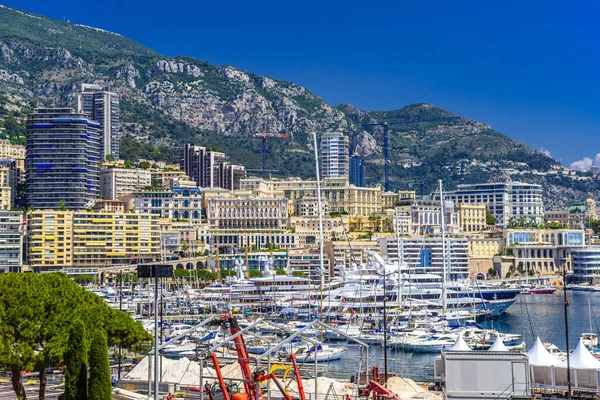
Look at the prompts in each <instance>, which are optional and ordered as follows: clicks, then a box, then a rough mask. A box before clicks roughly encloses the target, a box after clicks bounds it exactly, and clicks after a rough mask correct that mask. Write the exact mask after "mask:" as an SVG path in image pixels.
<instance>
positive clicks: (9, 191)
mask: <svg viewBox="0 0 600 400" xmlns="http://www.w3.org/2000/svg"><path fill="white" fill-rule="evenodd" d="M12 173H14V172H12V171H11V170H10V168H9V167H0V185H1V186H0V210H4V211H9V210H12V209H13V208H14V205H15V197H14V193H15V192H14V190H13V188H12V187H11V174H12Z"/></svg>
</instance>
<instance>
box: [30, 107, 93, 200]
mask: <svg viewBox="0 0 600 400" xmlns="http://www.w3.org/2000/svg"><path fill="white" fill-rule="evenodd" d="M100 138H101V130H100V124H98V123H97V122H94V121H90V120H88V119H87V118H86V117H85V115H83V114H79V113H76V112H74V111H73V109H71V108H39V109H36V110H35V112H34V113H33V114H31V115H30V116H29V117H28V118H27V126H26V139H27V145H26V151H27V152H26V156H25V170H26V176H27V181H26V204H27V205H28V206H30V207H33V208H35V209H58V208H59V206H60V205H59V202H61V201H64V202H65V203H64V205H65V207H66V208H67V209H72V210H80V209H84V208H86V207H89V206H90V205H91V204H92V202H93V201H94V200H96V199H97V198H98V195H99V181H100V178H99V163H100V159H101V150H100Z"/></svg>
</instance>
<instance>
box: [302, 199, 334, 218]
mask: <svg viewBox="0 0 600 400" xmlns="http://www.w3.org/2000/svg"><path fill="white" fill-rule="evenodd" d="M321 209H322V210H323V215H324V216H325V215H327V216H329V203H328V202H327V201H324V200H323V199H321ZM293 215H297V216H300V217H316V216H318V215H319V199H318V198H317V197H302V198H299V199H295V200H294V214H293Z"/></svg>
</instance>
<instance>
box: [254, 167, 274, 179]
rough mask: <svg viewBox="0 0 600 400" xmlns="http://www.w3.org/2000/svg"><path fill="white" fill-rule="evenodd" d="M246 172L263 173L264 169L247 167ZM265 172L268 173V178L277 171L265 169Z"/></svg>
mask: <svg viewBox="0 0 600 400" xmlns="http://www.w3.org/2000/svg"><path fill="white" fill-rule="evenodd" d="M246 172H262V173H264V172H265V170H264V169H247V170H246ZM266 172H268V173H269V179H271V177H272V175H273V172H279V170H278V169H267V170H266Z"/></svg>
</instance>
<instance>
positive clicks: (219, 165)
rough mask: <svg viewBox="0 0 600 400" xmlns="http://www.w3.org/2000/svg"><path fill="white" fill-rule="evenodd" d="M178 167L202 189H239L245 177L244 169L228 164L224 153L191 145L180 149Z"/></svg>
mask: <svg viewBox="0 0 600 400" xmlns="http://www.w3.org/2000/svg"><path fill="white" fill-rule="evenodd" d="M180 166H181V170H182V171H185V173H186V174H187V175H188V176H189V177H190V178H192V180H193V181H194V182H196V184H197V185H198V187H203V188H213V187H220V188H223V189H228V190H234V189H239V188H240V180H241V179H242V178H243V177H245V176H246V170H245V168H244V167H243V166H241V165H234V164H230V163H228V162H227V161H226V157H225V154H224V153H221V152H218V151H213V150H209V149H207V148H206V147H202V146H194V145H191V144H186V145H184V146H183V147H182V148H181V160H180Z"/></svg>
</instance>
